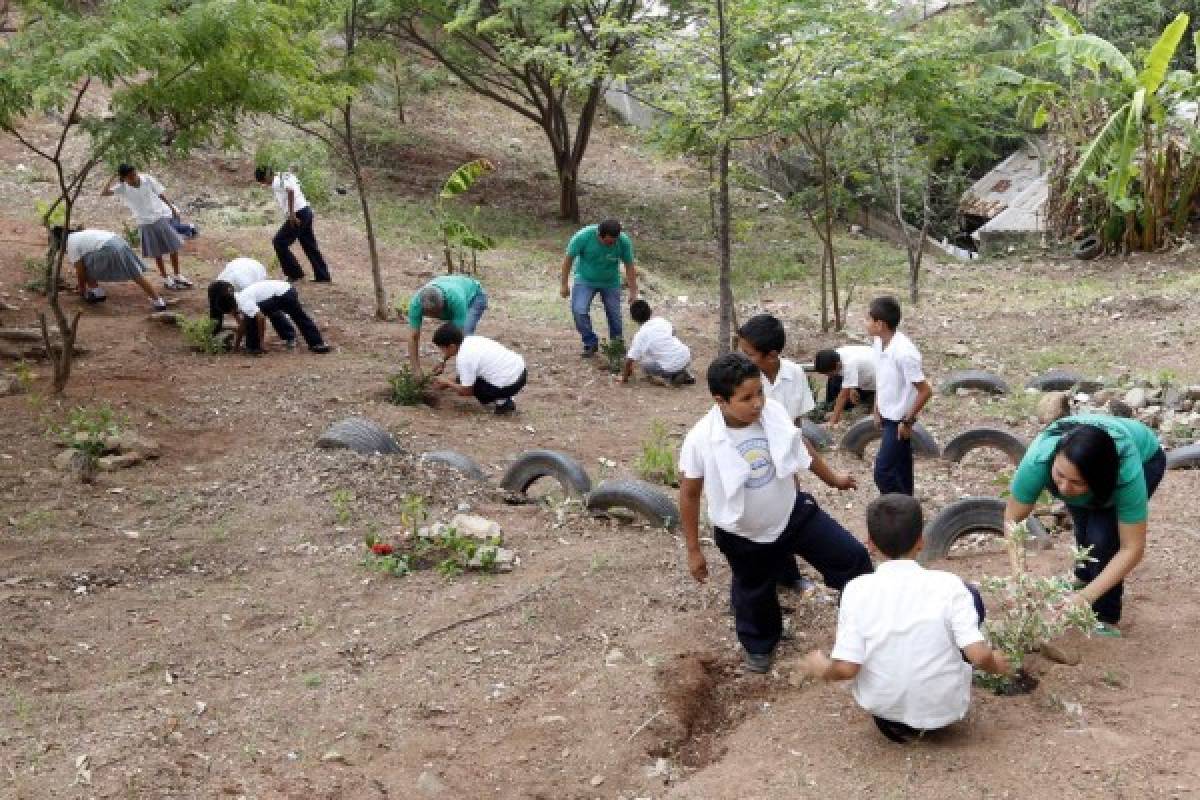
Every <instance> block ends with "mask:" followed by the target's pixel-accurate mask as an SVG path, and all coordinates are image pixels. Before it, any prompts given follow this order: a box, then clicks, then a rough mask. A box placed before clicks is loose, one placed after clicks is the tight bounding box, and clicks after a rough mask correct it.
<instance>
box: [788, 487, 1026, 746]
mask: <svg viewBox="0 0 1200 800" xmlns="http://www.w3.org/2000/svg"><path fill="white" fill-rule="evenodd" d="M922 527H923V525H922V518H921V504H920V503H918V502H917V501H916V500H915V499H914V498H912V497H909V496H907V495H903V494H885V495H883V496H882V497H878V498H876V499H875V500H874V501H872V502H871V504H870V505H869V506H868V507H867V533H868V534H869V536H870V540H871V548H872V550H874V551H875V552H876V553H877V554H878V555H880V556H882V557H883V558H884V559H885V560H884V561H882V562H881V563H880V564H879V565H878V566H877V567H876V568H875V572H874V574H871V575H864V576H862V577H860V578H855V579H854V580H852V581H850V583H849V584H847V585H846V588H845V590H844V591H843V592H842V603H841V608H840V609H839V611H838V627H837V637H836V640H835V642H834V645H833V651H832V652H831V653H830V655H828V656H826V655H825V654H824V653H822V652H821V651H819V650H814V651H813V652H811V653H809V654H808V655H807V656H805V658H804V661H803V663H802V667H801V668H802V669H803V670H804V672H806V673H807V674H809V675H811V676H813V677H814V678H822V679H824V680H831V681H840V680H853V681H854V699H855V700H857V701H858V704H859V705H860V706H862V707H863V709H864V710H866V711H867V712H868V713H869V714H871V715H872V716H874V718H875V724H876V725H877V726H878V727H879V730H880V732H881V733H883V735H884V736H886V737H887V738H889V739H891V740H892V741H893V742H899V743H904V742H906V741H908V740H909V739H911V738H913V737H915V736H918V735H920V734H921V733H923V732H925V731H930V730H936V729H937V728H943V727H945V726H947V725H950V724H951V723H954V722H958V721H959V720H960V719H962V718H963V717H964V716H966V713H967V708H968V707H969V706H970V703H971V675H972V672H971V666H972V665H974V666H975V667H976V668H978V669H981V670H983V671H985V672H991V673H993V674H995V675H1004V674H1007V673H1008V672H1009V671H1010V667H1009V664H1008V661H1007V660H1006V659H1005V658H1004V655H1003V654H1002V653H1000V652H999V651H996V650H993V649H992V648H991V647H989V646H988V645H987V643H986V642H985V641H984V639H983V634H982V633H980V632H979V626H980V624H981V623H982V622H983V617H984V610H983V600H982V599H981V598H980V596H979V592H978V590H976V589H975V588H974V587H973V586H970V585H968V584H966V583H964V582H963V580H962V578H959V577H958V576H957V575H954V574H952V573H949V572H942V571H940V570H932V569H925V568H924V567H922V566H921V565H920V564H918V563H917V561H916V558H917V554H918V553H919V552H920V551H921V546H922V544H923V541H922V537H921V529H922ZM968 661H969V662H970V663H967V662H968Z"/></svg>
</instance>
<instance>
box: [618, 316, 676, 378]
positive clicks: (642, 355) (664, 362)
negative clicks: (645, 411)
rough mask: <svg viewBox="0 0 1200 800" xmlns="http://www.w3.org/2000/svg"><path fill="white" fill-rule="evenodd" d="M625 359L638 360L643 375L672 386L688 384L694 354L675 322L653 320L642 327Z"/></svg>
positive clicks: (656, 318)
mask: <svg viewBox="0 0 1200 800" xmlns="http://www.w3.org/2000/svg"><path fill="white" fill-rule="evenodd" d="M625 357H626V358H629V359H630V360H632V361H636V362H637V363H638V365H639V366H641V368H642V372H645V373H646V374H647V375H653V376H655V377H657V378H662V379H663V380H666V381H670V382H671V383H683V382H686V380H687V379H688V378H690V377H691V376H690V375H689V374H688V373H687V368H688V365H689V364H691V363H692V351H691V350H690V349H688V346H687V345H686V344H684V343H683V342H681V341H679V339H678V338H677V337H676V336H675V332H674V331H673V330H672V328H671V323H670V322H668V321H667V320H665V319H663V318H662V317H651V318H650V319H648V320H646V322H645V323H644V324H642V325H641V326H640V327H638V331H637V333H635V334H634V335H633V341H632V342H631V343H630V345H629V350H628V352H626V353H625Z"/></svg>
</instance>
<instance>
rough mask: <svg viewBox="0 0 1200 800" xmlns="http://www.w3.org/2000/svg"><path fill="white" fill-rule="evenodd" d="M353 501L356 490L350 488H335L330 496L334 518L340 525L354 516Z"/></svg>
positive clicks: (346, 522)
mask: <svg viewBox="0 0 1200 800" xmlns="http://www.w3.org/2000/svg"><path fill="white" fill-rule="evenodd" d="M353 502H354V492H352V491H350V490H349V489H335V490H334V492H333V495H332V496H331V497H330V498H329V503H330V505H332V506H333V516H334V519H335V520H337V523H338V524H339V525H346V524H348V523H349V522H350V520H351V519H352V518H353V516H354V514H353V512H352V511H351V510H350V504H351V503H353ZM372 544H374V542H372Z"/></svg>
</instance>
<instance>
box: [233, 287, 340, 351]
mask: <svg viewBox="0 0 1200 800" xmlns="http://www.w3.org/2000/svg"><path fill="white" fill-rule="evenodd" d="M214 299H215V302H216V303H217V308H218V309H219V310H220V311H221V312H222V313H224V314H231V313H233V312H234V311H237V312H239V313H240V314H241V315H242V324H241V327H240V330H241V332H242V333H243V334H244V335H245V337H246V352H247V353H249V354H250V355H255V356H259V355H262V354H263V353H264V352H266V351H264V350H263V334H264V333H265V332H266V327H267V317H268V316H273V315H275V314H276V313H281V314H286V315H287V316H288V317H289V318H290V319H291V321H292V322H293V323H295V326H296V327H297V328H299V329H300V335H301V336H303V337H304V343H305V344H307V345H308V349H309V350H311V351H312V352H314V353H328V352H329V345H327V344H325V340H324V339H322V338H321V331H320V330H319V329H318V328H317V323H315V322H313V320H312V317H310V316H309V315H308V312H307V311H305V310H304V307H303V306H302V305H300V295H298V294H297V293H296V290H295V289H294V288H292V285H291V284H290V283H288V282H286V281H273V280H268V281H259V282H258V283H252V284H250V285H249V286H247V287H246V288H245V289H242V290H241V291H240V292H236V293H232V294H230V293H226V294H222V295H220V296H219V297H216V298H214ZM276 332H277V333H279V334H280V337H281V338H282V337H283V333H282V332H280V331H279V330H278V328H276ZM284 341H285V342H286V343H287V346H288V349H291V348H292V347H293V346H295V341H296V340H295V338H291V339H284Z"/></svg>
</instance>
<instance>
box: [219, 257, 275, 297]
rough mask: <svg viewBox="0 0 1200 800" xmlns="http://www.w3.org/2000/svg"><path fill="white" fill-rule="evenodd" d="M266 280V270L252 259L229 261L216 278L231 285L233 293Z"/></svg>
mask: <svg viewBox="0 0 1200 800" xmlns="http://www.w3.org/2000/svg"><path fill="white" fill-rule="evenodd" d="M266 279H267V268H266V267H264V266H263V265H262V264H260V263H258V262H257V261H255V260H254V259H253V258H245V257H243V258H235V259H234V260H233V261H230V262H229V263H228V264H226V265H225V269H223V270H221V274H220V275H218V276H217V280H219V281H225V282H226V283H228V284H232V285H233V290H234V291H235V292H240V291H241V290H242V289H245V288H246V287H247V286H249V285H251V284H253V283H258V282H259V281H265V280H266Z"/></svg>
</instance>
